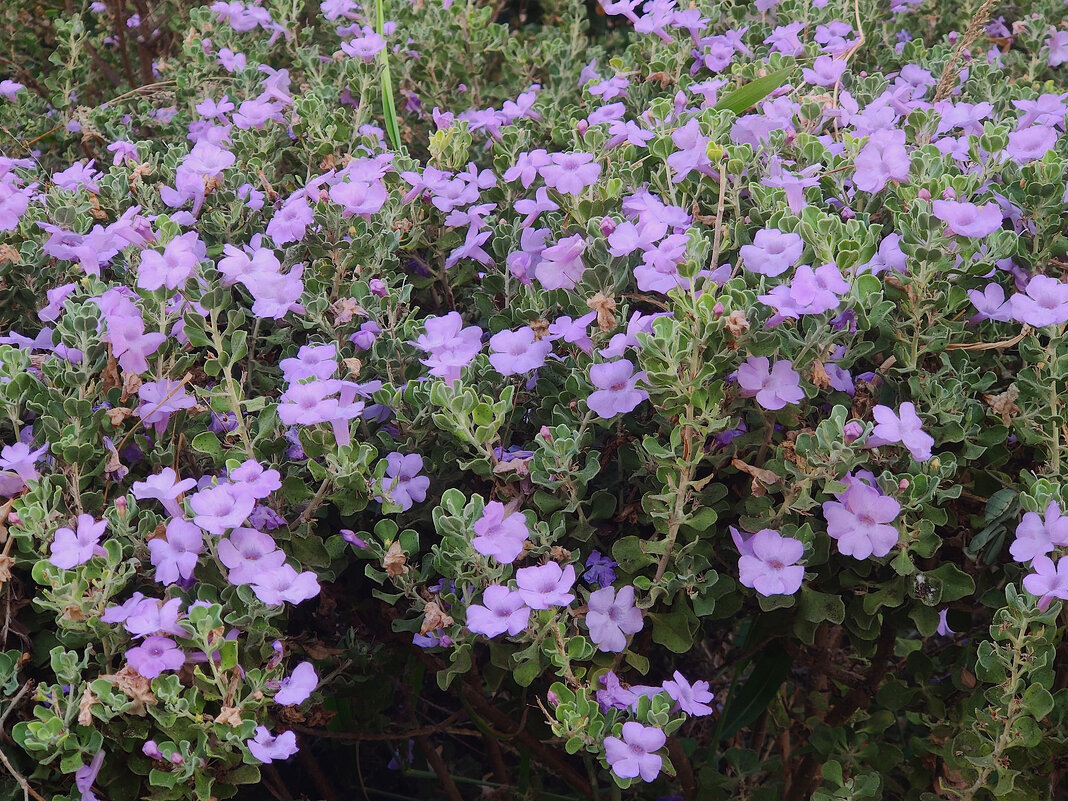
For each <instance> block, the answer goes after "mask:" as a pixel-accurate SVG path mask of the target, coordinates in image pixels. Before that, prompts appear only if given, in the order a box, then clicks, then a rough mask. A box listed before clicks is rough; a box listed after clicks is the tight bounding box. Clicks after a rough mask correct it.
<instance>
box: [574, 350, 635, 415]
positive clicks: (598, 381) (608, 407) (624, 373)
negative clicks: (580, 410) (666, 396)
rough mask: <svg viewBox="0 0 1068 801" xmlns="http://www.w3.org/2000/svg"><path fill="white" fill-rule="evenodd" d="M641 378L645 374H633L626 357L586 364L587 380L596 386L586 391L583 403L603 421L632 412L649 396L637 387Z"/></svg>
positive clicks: (632, 367) (630, 364) (631, 365)
mask: <svg viewBox="0 0 1068 801" xmlns="http://www.w3.org/2000/svg"><path fill="white" fill-rule="evenodd" d="M644 380H645V373H644V372H639V373H635V372H634V365H633V364H632V363H631V362H630V361H629V360H627V359H619V360H618V361H614V362H604V363H602V364H594V365H590V383H592V384H593V385H594V386H595V387H597V389H596V390H595V391H594V392H591V393H590V396H589V397H588V398H587V399H586V405H587V406H589V408H590V410H591V411H593V412H595V413H596V414H597V416H598V417H601V418H602V419H605V420H608V419H611V418H613V417H615V416H617V415H620V414H627V413H628V412H631V411H634V409H635V408H637V406H638V405H639V404H640V403H642V402H644V401H645V400H647V399H648V398H649V393H648V392H646V391H645V390H643V389H638V388H637V385H638V382H639V381H644Z"/></svg>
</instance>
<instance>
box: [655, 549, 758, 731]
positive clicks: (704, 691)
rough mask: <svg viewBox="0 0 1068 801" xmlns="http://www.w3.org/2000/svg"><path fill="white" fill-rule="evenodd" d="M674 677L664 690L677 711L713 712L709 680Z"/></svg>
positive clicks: (665, 683) (693, 712)
mask: <svg viewBox="0 0 1068 801" xmlns="http://www.w3.org/2000/svg"><path fill="white" fill-rule="evenodd" d="M767 530H768V529H765V531H767ZM673 678H674V681H665V682H664V690H665V691H666V692H667V694H668V695H670V696H671V698H672V699H673V700H674V701H675V711H679V710H682V711H683V712H685V713H686V714H687V715H693V716H694V717H704V716H705V715H711V714H712V707H710V706H709V705H708V702H709V701H711V700H712V699H713V698H714V697H715V696H714V695H712V693H711V692H709V690H708V682H707V681H695V682H694V683H693V684H690V683H689V682H688V681H686V679H685V678H684V677H683V675H682V674H681V673H679V671H677V670H676V671H675V674H674V676H673Z"/></svg>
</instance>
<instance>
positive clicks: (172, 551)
mask: <svg viewBox="0 0 1068 801" xmlns="http://www.w3.org/2000/svg"><path fill="white" fill-rule="evenodd" d="M148 550H149V552H150V553H151V561H152V565H153V567H155V568H156V581H158V582H159V583H160V584H164V585H170V584H174V583H175V582H177V581H178V580H179V579H182V580H185V581H188V580H189V579H191V578H193V571H194V570H195V569H196V566H197V557H198V555H199V554H201V553H203V552H204V535H203V533H202V532H201V530H200V529H199V528H198V527H197V526H195V525H193V524H192V523H188V522H186V521H185V520H181V519H179V518H172V519H171V520H170V522H168V523H167V533H166V538H163V537H156V538H155V539H152V540H149V541H148Z"/></svg>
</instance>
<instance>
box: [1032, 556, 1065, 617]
mask: <svg viewBox="0 0 1068 801" xmlns="http://www.w3.org/2000/svg"><path fill="white" fill-rule="evenodd" d="M1031 567H1032V568H1033V569H1034V571H1035V572H1034V573H1031V574H1029V575H1027V576H1024V580H1023V586H1024V589H1025V590H1027V591H1028V592H1029V593H1031V594H1032V595H1036V596H1038V608H1039V610H1040V611H1043V612H1045V611H1046V610H1047V609H1048V608H1049V605H1050V604H1051V603H1052V602H1053V599H1054V598H1058V599H1060V600H1062V601H1068V557H1061V558H1060V559H1058V560H1057V564H1056V566H1054V564H1053V560H1052V559H1050V558H1049V557H1048V556H1044V555H1043V556H1036V557H1035V559H1034V561H1033V562H1032V563H1031Z"/></svg>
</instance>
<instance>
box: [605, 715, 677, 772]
mask: <svg viewBox="0 0 1068 801" xmlns="http://www.w3.org/2000/svg"><path fill="white" fill-rule="evenodd" d="M622 734H623V739H622V740H621V739H619V738H618V737H605V739H604V751H605V759H607V760H608V764H609V765H610V766H611V768H612V772H613V773H614V774H616V775H617V776H618V777H619V778H621V779H634V778H637V777H638V776H641V778H642V781H646V782H651V781H653V780H654V779H656V777H657V776H659V775H660V768H661V767H662V766H663V764H664V760H663V758H662V757H660V755H659V754H655V753H653V752H654V751H658V750H660V749H661V748H663V747H664V744H665V743H666V742H667V735H665V734H664V732H663V730H662V729H658V728H656V727H655V726H643V725H642V724H641V723H638V722H636V721H633V720H630V721H627V722H626V723H624V724H623V732H622Z"/></svg>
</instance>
